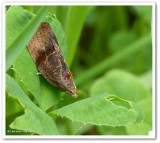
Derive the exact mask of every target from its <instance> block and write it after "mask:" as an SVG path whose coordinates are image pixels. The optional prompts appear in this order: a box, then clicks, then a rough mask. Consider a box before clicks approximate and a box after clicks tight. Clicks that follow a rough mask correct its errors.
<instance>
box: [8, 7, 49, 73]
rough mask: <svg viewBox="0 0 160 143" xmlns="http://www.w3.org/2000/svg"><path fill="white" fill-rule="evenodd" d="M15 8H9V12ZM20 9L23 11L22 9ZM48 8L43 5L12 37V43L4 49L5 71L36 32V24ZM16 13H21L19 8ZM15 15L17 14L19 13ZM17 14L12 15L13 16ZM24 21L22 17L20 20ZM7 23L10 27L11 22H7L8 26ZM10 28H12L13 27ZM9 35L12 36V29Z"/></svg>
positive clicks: (40, 20)
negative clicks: (17, 33)
mask: <svg viewBox="0 0 160 143" xmlns="http://www.w3.org/2000/svg"><path fill="white" fill-rule="evenodd" d="M16 9H17V7H14V8H13V9H11V10H10V13H11V12H14V10H15V11H16ZM21 10H22V11H23V9H21ZM48 10H49V7H43V8H42V9H41V11H40V12H39V14H38V15H37V16H36V17H35V18H33V19H32V21H31V22H30V23H29V24H27V26H26V27H25V28H24V29H23V31H22V32H21V33H20V34H19V35H18V37H17V38H16V39H14V41H13V42H12V44H11V45H8V46H9V47H7V51H6V71H7V70H8V69H9V68H10V66H11V65H12V64H13V63H14V61H15V60H16V59H17V57H18V56H19V55H20V54H21V52H22V51H23V49H24V48H25V46H26V45H27V43H28V42H29V40H30V39H31V37H32V36H33V34H34V33H35V32H36V30H37V28H38V26H39V25H40V23H41V22H42V20H43V18H44V16H45V15H46V14H47V12H48ZM17 13H21V11H20V10H19V8H18V12H17ZM10 15H11V14H10ZM17 15H18V16H19V14H17ZM17 15H12V17H13V18H14V17H16V16H17ZM6 17H7V18H6V19H8V18H10V17H8V15H6ZM24 21H25V17H23V21H21V22H23V23H24ZM9 25H10V26H11V27H12V23H8V26H9ZM7 28H8V27H7ZM10 29H14V27H12V28H10ZM10 36H14V35H12V31H10Z"/></svg>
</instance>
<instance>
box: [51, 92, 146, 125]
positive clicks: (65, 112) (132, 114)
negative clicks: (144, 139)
mask: <svg viewBox="0 0 160 143" xmlns="http://www.w3.org/2000/svg"><path fill="white" fill-rule="evenodd" d="M135 106H136V107H137V108H136V109H135ZM53 114H58V115H60V116H62V117H66V118H69V119H70V120H72V121H78V122H81V123H84V124H86V123H88V124H93V125H106V126H124V125H127V124H129V123H132V122H137V121H138V122H139V119H143V118H144V115H142V114H143V111H142V110H141V108H140V107H139V106H138V105H135V104H134V103H133V102H129V101H126V100H123V99H121V98H119V97H117V96H113V95H107V94H101V95H97V96H92V97H90V98H87V99H83V100H80V101H77V102H75V103H72V104H70V105H67V106H64V107H62V108H60V109H58V110H55V111H53Z"/></svg>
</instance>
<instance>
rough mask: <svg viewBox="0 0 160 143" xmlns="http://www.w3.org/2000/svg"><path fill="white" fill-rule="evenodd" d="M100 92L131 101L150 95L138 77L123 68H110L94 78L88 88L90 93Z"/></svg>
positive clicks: (96, 93)
mask: <svg viewBox="0 0 160 143" xmlns="http://www.w3.org/2000/svg"><path fill="white" fill-rule="evenodd" d="M100 93H109V94H114V95H117V96H119V97H120V98H123V99H126V100H131V101H140V100H142V99H144V98H146V97H148V96H149V95H150V91H149V90H148V89H147V88H146V86H145V85H144V84H143V83H142V82H141V81H140V79H138V77H136V76H134V75H133V74H131V73H129V72H126V71H123V70H111V71H110V72H107V73H106V74H105V75H104V76H103V77H102V78H100V79H98V80H96V81H95V83H94V84H93V85H92V87H91V89H90V95H98V94H100Z"/></svg>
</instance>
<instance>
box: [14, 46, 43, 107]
mask: <svg viewBox="0 0 160 143" xmlns="http://www.w3.org/2000/svg"><path fill="white" fill-rule="evenodd" d="M13 70H14V71H15V72H16V73H17V74H18V76H19V77H20V79H21V82H23V84H24V85H25V86H26V87H27V89H28V90H29V91H30V93H32V95H33V96H34V97H35V99H36V100H37V101H38V103H39V105H40V106H41V104H42V96H41V87H40V80H39V77H38V75H37V73H38V70H37V68H36V66H35V63H34V62H33V59H32V57H31V55H30V54H29V52H28V50H27V48H25V49H24V50H23V52H22V53H21V55H20V56H19V57H18V58H17V60H16V62H15V63H14V64H13Z"/></svg>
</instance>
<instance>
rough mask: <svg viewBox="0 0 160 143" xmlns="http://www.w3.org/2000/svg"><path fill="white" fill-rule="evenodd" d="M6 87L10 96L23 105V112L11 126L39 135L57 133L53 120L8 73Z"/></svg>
mask: <svg viewBox="0 0 160 143" xmlns="http://www.w3.org/2000/svg"><path fill="white" fill-rule="evenodd" d="M6 89H7V93H8V94H9V95H10V96H12V97H14V98H16V99H18V100H19V102H20V103H21V104H22V105H23V106H24V107H25V114H24V115H22V116H21V117H18V118H16V119H15V121H13V123H12V124H11V128H13V129H19V130H30V131H32V132H34V133H37V134H41V135H54V134H55V135H57V134H58V129H57V127H56V124H55V122H54V120H53V119H52V118H51V117H49V116H48V115H47V114H46V113H45V112H43V111H42V110H41V109H40V108H38V107H37V106H36V105H35V104H34V103H33V102H32V101H31V100H30V99H29V98H28V96H27V95H26V94H25V93H24V92H23V90H22V89H21V88H20V86H19V85H18V84H17V83H16V82H15V80H14V79H13V78H11V77H10V76H9V75H6Z"/></svg>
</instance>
